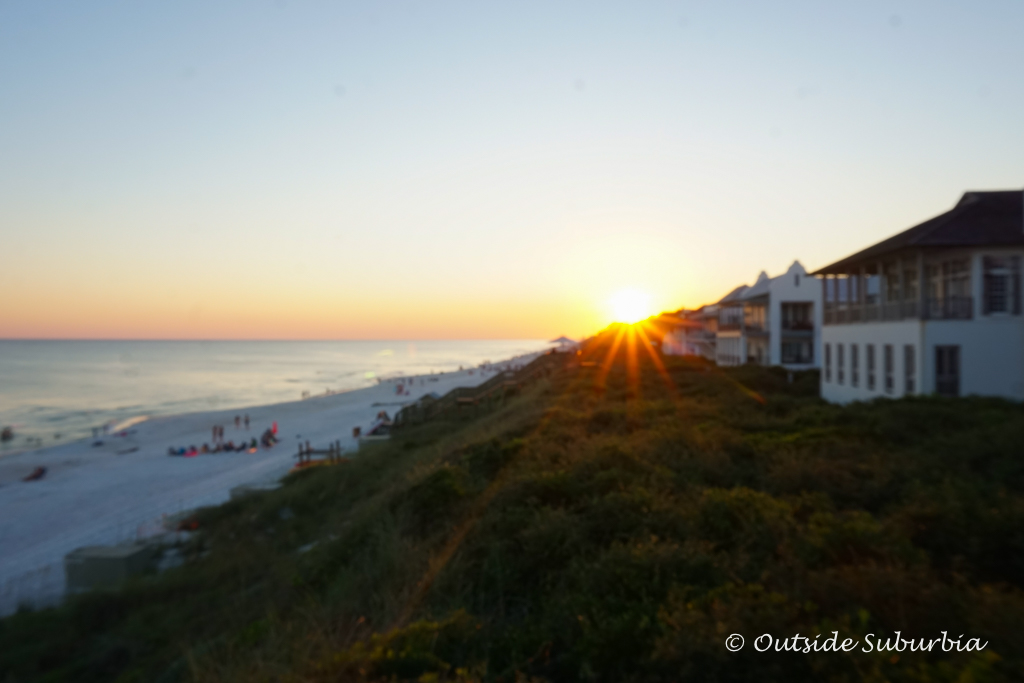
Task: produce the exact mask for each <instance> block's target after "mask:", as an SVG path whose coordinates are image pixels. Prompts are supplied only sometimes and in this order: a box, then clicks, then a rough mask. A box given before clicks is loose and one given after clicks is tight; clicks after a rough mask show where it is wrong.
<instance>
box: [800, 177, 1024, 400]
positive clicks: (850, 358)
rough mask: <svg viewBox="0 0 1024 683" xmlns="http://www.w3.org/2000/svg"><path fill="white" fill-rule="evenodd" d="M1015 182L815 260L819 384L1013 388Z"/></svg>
mask: <svg viewBox="0 0 1024 683" xmlns="http://www.w3.org/2000/svg"><path fill="white" fill-rule="evenodd" d="M1022 257H1024V192H1022V191H1019V190H1014V191H1008V192H967V193H965V194H964V195H963V197H962V198H961V199H960V201H959V202H958V203H957V204H956V206H954V207H953V208H952V209H951V210H950V211H947V212H946V213H943V214H941V215H939V216H936V217H935V218H932V219H930V220H927V221H925V222H924V223H921V224H920V225H916V226H914V227H912V228H910V229H909V230H905V231H903V232H901V233H899V234H898V235H895V236H893V237H890V238H889V239H887V240H884V241H882V242H879V243H878V244H875V245H872V246H870V247H868V248H867V249H864V250H863V251H860V252H857V253H856V254H853V255H852V256H848V257H847V258H844V259H842V260H840V261H837V262H835V263H833V264H831V265H829V266H826V267H824V268H822V269H820V270H818V271H817V272H816V273H815V275H818V276H820V278H821V283H820V284H819V287H820V288H821V290H822V295H823V297H824V303H825V306H824V314H825V315H824V327H823V331H822V337H823V359H822V360H823V367H822V372H821V395H822V397H823V398H825V399H826V400H829V401H834V402H838V403H845V402H848V401H855V400H867V399H872V398H875V397H878V396H889V397H899V396H905V395H911V394H932V393H935V394H940V395H944V396H960V395H967V394H980V395H989V396H1003V397H1006V398H1012V399H1017V400H1021V399H1024V317H1022V315H1021V259H1022Z"/></svg>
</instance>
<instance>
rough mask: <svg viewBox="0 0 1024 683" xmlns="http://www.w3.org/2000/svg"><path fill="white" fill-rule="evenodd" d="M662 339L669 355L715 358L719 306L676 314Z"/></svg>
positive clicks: (663, 351)
mask: <svg viewBox="0 0 1024 683" xmlns="http://www.w3.org/2000/svg"><path fill="white" fill-rule="evenodd" d="M669 327H670V329H669V331H668V332H666V333H665V336H664V338H663V340H662V344H661V351H662V353H664V354H666V355H669V356H702V357H704V358H707V359H708V360H715V334H716V332H717V331H718V306H714V305H711V306H701V307H700V308H698V309H695V310H689V311H688V310H685V309H684V310H681V311H679V312H677V313H675V314H674V320H673V321H672V323H671V324H670V325H669Z"/></svg>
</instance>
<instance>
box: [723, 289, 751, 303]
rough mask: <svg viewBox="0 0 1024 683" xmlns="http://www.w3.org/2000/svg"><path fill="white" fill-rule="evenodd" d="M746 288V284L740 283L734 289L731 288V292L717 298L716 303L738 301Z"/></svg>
mask: <svg viewBox="0 0 1024 683" xmlns="http://www.w3.org/2000/svg"><path fill="white" fill-rule="evenodd" d="M748 289H749V287H747V286H746V285H740V286H739V287H737V288H736V289H734V290H732V291H731V292H729V293H728V294H726V295H725V296H723V297H722V298H721V299H719V300H718V303H720V304H727V303H729V302H730V301H738V300H739V298H740V297H741V296H743V293H744V292H746V291H747V290H748Z"/></svg>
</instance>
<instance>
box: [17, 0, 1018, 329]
mask: <svg viewBox="0 0 1024 683" xmlns="http://www.w3.org/2000/svg"><path fill="white" fill-rule="evenodd" d="M1022 27H1024V2H1020V1H1019V0H1002V1H1000V0H992V1H986V2H976V1H975V2H948V1H946V2H943V1H941V0H928V1H922V2H904V1H887V2H875V1H872V0H867V1H860V2H827V3H825V2H820V1H815V2H804V1H801V0H786V1H785V2H763V1H762V2H746V3H741V2H729V1H723V2H715V3H710V2H707V3H679V2H653V1H652V2H642V3H622V2H616V3H611V2H558V3H551V2H514V3H513V2H489V3H479V2H401V1H396V2H388V3H369V2H366V3H363V2H345V3H337V2H299V1H297V0H288V1H280V2H274V1H269V2H260V1H256V0H250V1H246V2H212V1H209V0H206V1H203V2H190V1H186V0H182V1H178V2H174V3H139V2H101V1H94V2H88V3H57V2H39V1H38V0H32V1H20V0H0V337H11V338H122V339H124V338H132V339H135V338H138V339H143V338H159V339H445V338H448V339H455V338H465V339H469V338H549V337H555V336H559V335H562V334H565V335H569V336H573V337H580V336H583V335H587V334H590V333H593V332H595V331H597V330H598V329H600V328H602V327H604V326H605V325H607V324H608V322H610V320H611V317H612V312H611V310H610V308H609V305H610V304H609V301H610V300H614V298H615V297H616V296H618V293H620V292H621V291H622V290H639V291H641V292H644V293H646V294H647V295H648V296H649V305H650V307H651V312H655V311H657V310H674V309H678V308H681V307H694V306H699V305H701V304H703V303H708V302H712V301H715V300H717V299H718V298H720V297H721V296H723V295H724V294H725V293H727V292H728V291H729V290H731V289H733V288H734V287H735V286H737V285H739V284H743V283H752V282H753V281H754V279H756V277H757V274H758V272H760V271H761V270H766V271H767V272H768V273H769V274H772V275H775V274H778V273H780V272H782V271H784V270H785V269H786V268H787V267H788V266H789V264H790V263H792V261H793V260H794V259H799V260H800V261H801V263H803V264H804V266H805V267H807V268H809V269H815V268H818V267H821V266H824V265H827V264H828V263H830V262H832V261H835V260H838V259H839V258H842V257H843V256H846V255H848V254H850V253H852V252H854V251H857V250H859V249H861V248H863V247H865V246H867V245H869V244H872V243H873V242H876V241H878V240H880V239H882V238H884V237H887V236H889V235H891V234H893V233H896V232H898V231H900V230H903V229H905V228H907V227H909V226H911V225H913V224H916V223H918V222H920V221H923V220H924V219H926V218H929V217H930V216H933V215H935V214H938V213H941V212H943V211H946V210H948V209H949V208H950V207H952V206H953V204H955V203H956V201H957V200H958V199H959V197H960V195H961V194H962V193H963V192H964V191H966V190H984V189H1011V188H1021V187H1024V122H1022V118H1021V113H1022V112H1024V78H1022V77H1021V73H1022V71H1021V69H1022V67H1024V39H1022V36H1024V28H1022Z"/></svg>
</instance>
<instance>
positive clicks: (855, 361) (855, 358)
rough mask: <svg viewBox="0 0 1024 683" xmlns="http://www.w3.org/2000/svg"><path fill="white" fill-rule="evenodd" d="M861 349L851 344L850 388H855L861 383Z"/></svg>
mask: <svg viewBox="0 0 1024 683" xmlns="http://www.w3.org/2000/svg"><path fill="white" fill-rule="evenodd" d="M859 351H860V347H859V346H857V345H856V344H850V386H851V387H855V386H857V385H858V384H859V383H860V358H859V356H860V354H859V353H858V352H859Z"/></svg>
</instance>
